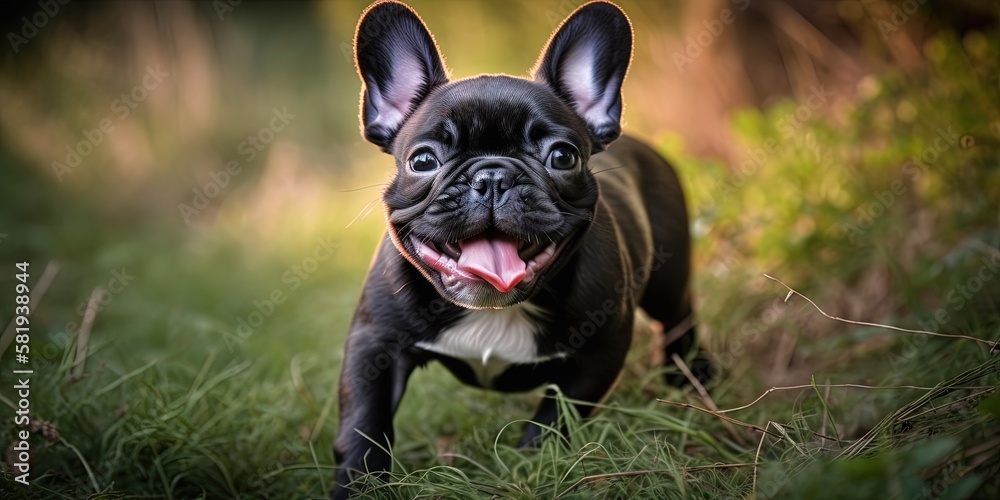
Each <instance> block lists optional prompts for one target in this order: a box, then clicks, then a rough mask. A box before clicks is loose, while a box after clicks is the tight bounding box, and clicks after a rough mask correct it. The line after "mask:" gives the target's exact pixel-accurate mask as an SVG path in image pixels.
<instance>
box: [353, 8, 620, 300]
mask: <svg viewBox="0 0 1000 500" xmlns="http://www.w3.org/2000/svg"><path fill="white" fill-rule="evenodd" d="M355 55H356V62H357V67H358V73H359V75H360V76H361V80H362V82H363V89H362V96H361V125H362V129H363V134H364V137H365V138H366V139H367V140H369V141H371V142H372V143H374V144H376V145H378V146H380V147H381V148H382V150H383V151H385V152H387V153H390V154H392V155H393V156H394V157H395V159H396V168H397V173H396V175H395V177H394V178H393V179H392V181H391V182H390V184H389V186H388V187H387V188H386V190H385V193H384V195H383V201H384V204H385V209H386V220H387V222H388V229H389V234H390V236H391V238H392V241H393V242H394V243H395V245H396V248H397V249H398V250H399V252H400V253H401V254H402V255H403V256H404V257H406V259H407V260H409V261H410V263H412V264H413V265H414V266H415V267H416V268H417V269H419V270H420V272H421V273H422V274H423V275H424V276H425V277H426V278H427V279H428V280H429V281H430V282H431V283H432V284H433V285H434V286H435V288H436V289H437V291H438V292H439V293H440V294H441V295H442V296H443V297H445V298H447V299H448V300H450V301H452V302H454V303H456V304H458V305H461V306H463V307H469V308H500V307H507V306H511V305H514V304H517V303H519V302H522V301H524V300H527V299H528V298H530V297H531V296H532V294H533V293H534V292H535V291H536V290H537V289H538V287H539V286H540V285H541V284H542V283H544V282H545V280H546V279H547V277H548V276H551V275H552V274H553V273H555V272H556V271H557V270H558V269H559V268H560V267H561V266H562V265H563V264H565V262H566V261H567V259H568V258H569V257H570V256H571V254H572V252H573V251H575V249H576V246H577V243H578V242H579V240H580V238H581V236H582V235H583V232H584V231H586V229H587V228H588V227H589V225H590V223H591V221H592V219H593V215H594V209H595V206H596V203H597V197H598V188H597V182H596V180H595V179H594V176H593V173H592V172H591V171H590V170H589V169H588V167H587V163H588V160H589V159H590V156H591V155H592V154H594V153H597V152H599V151H601V150H603V149H604V148H605V147H606V146H607V145H608V144H609V143H610V142H611V141H613V140H614V139H616V138H617V137H618V136H619V135H620V134H621V125H620V118H621V111H622V98H621V84H622V81H623V80H624V78H625V73H626V71H627V70H628V65H629V61H630V59H631V55H632V28H631V25H630V24H629V21H628V19H627V18H626V17H625V14H624V13H623V12H622V11H621V10H620V9H619V8H618V7H616V6H614V5H613V4H610V3H606V2H592V3H588V4H586V5H584V6H582V7H580V8H579V9H577V10H576V11H575V12H574V13H573V14H571V15H570V16H569V17H568V18H567V19H566V20H565V21H563V23H562V25H560V27H559V28H558V29H557V30H556V31H555V33H553V35H552V37H551V38H550V39H549V42H548V44H547V45H546V47H545V48H544V49H543V51H542V54H541V57H540V58H539V60H538V63H537V64H536V66H535V69H534V71H533V79H522V78H514V77H510V76H506V75H482V76H477V77H472V78H466V79H462V80H455V81H449V80H448V76H447V73H446V70H445V68H444V65H443V63H442V61H441V56H440V54H439V53H438V49H437V46H436V45H435V43H434V39H433V38H432V37H431V34H430V32H428V31H427V28H426V27H425V26H424V24H423V22H421V20H420V18H419V17H418V16H417V14H416V13H415V12H413V11H412V10H411V9H410V8H409V7H407V6H406V5H403V4H401V3H396V2H381V3H376V4H374V5H372V6H371V7H369V8H368V9H367V10H366V11H365V13H364V15H363V16H362V18H361V21H360V23H359V24H358V30H357V33H356V36H355Z"/></svg>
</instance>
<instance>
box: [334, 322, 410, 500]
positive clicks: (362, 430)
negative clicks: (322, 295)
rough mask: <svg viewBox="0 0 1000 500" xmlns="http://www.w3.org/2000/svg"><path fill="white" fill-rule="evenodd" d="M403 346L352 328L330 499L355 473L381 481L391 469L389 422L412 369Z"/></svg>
mask: <svg viewBox="0 0 1000 500" xmlns="http://www.w3.org/2000/svg"><path fill="white" fill-rule="evenodd" d="M405 346H406V343H404V342H401V341H400V339H397V338H392V337H389V336H387V335H385V334H384V333H383V332H380V331H377V328H374V327H368V326H358V325H355V326H354V327H353V328H352V329H351V333H350V335H349V336H348V339H347V346H346V349H345V351H346V353H347V354H346V355H345V356H344V364H343V367H342V369H341V373H340V427H339V428H338V430H337V439H336V441H335V443H334V456H335V458H336V461H337V484H336V485H335V486H334V490H333V498H334V499H344V498H347V497H348V490H347V488H346V486H347V485H348V483H350V482H351V481H352V480H354V479H356V478H357V477H358V475H359V474H363V473H366V472H371V473H376V474H378V475H379V477H380V478H384V476H385V473H386V472H388V471H389V470H390V469H391V468H392V458H391V457H390V456H389V453H388V450H390V449H391V447H392V444H393V439H394V432H393V427H392V418H393V415H394V414H395V412H396V407H397V406H398V405H399V401H400V399H401V398H402V396H403V390H404V389H405V387H406V380H407V379H408V378H409V376H410V373H412V372H413V368H414V361H413V360H412V359H411V358H410V357H409V356H408V355H407V352H406V350H405Z"/></svg>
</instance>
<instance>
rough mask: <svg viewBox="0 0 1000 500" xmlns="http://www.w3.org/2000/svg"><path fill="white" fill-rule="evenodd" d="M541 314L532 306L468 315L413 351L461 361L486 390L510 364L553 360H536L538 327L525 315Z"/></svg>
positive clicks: (523, 305) (519, 306)
mask: <svg viewBox="0 0 1000 500" xmlns="http://www.w3.org/2000/svg"><path fill="white" fill-rule="evenodd" d="M529 312H530V313H531V314H533V315H535V316H536V317H537V316H540V315H543V314H544V311H543V310H542V309H541V308H540V307H538V306H535V305H532V304H528V303H525V304H519V305H516V306H514V307H508V308H506V309H486V310H481V311H471V312H469V314H467V315H465V316H464V317H463V318H462V319H460V320H458V322H457V323H455V324H454V325H452V326H450V327H448V328H447V329H445V330H444V331H442V332H441V334H440V335H438V338H437V339H435V340H434V341H433V342H417V344H416V345H417V347H419V348H421V349H427V350H428V351H434V352H436V353H438V354H444V355H445V356H451V357H453V358H458V359H462V360H464V361H465V362H466V363H468V364H469V366H470V367H471V368H472V370H473V371H474V372H475V373H476V377H477V378H478V379H479V383H480V385H482V386H483V387H490V382H491V381H492V380H493V378H494V377H496V376H497V375H499V374H501V373H503V371H504V370H506V369H507V367H508V366H510V365H511V364H518V363H538V362H541V361H546V360H549V359H552V358H553V357H556V356H539V355H538V354H537V352H538V345H537V343H536V342H535V334H536V333H538V329H539V327H538V324H537V323H536V322H535V320H534V319H532V318H531V316H529V315H528V313H529Z"/></svg>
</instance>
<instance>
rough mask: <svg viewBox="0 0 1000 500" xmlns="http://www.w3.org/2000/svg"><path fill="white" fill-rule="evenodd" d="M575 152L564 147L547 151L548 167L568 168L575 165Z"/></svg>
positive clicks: (576, 160)
mask: <svg viewBox="0 0 1000 500" xmlns="http://www.w3.org/2000/svg"><path fill="white" fill-rule="evenodd" d="M577 162H578V158H577V156H576V153H574V152H573V151H572V150H571V149H569V148H565V147H557V148H555V149H553V150H552V152H551V153H549V167H550V168H554V169H556V170H569V169H571V168H574V167H576V164H577Z"/></svg>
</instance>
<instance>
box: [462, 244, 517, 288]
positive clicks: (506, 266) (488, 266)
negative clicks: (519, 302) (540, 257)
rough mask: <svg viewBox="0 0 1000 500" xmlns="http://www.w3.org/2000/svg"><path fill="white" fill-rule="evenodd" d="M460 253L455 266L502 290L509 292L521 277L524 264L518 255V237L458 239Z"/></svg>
mask: <svg viewBox="0 0 1000 500" xmlns="http://www.w3.org/2000/svg"><path fill="white" fill-rule="evenodd" d="M458 245H459V247H461V249H462V255H461V256H460V257H459V258H458V268H459V269H461V270H462V271H465V272H468V273H472V274H475V275H476V276H479V277H480V278H482V279H484V280H486V281H488V282H489V283H490V284H491V285H493V287H494V288H496V289H497V290H500V291H501V292H504V293H506V292H509V291H510V289H511V288H514V286H515V285H517V284H518V283H519V282H520V281H521V280H522V279H524V274H525V267H526V266H527V265H526V264H525V263H524V261H523V260H521V258H520V257H518V256H517V240H515V239H514V238H511V237H509V236H506V235H502V236H492V237H487V236H476V237H474V238H469V239H467V240H463V241H460V242H458Z"/></svg>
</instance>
